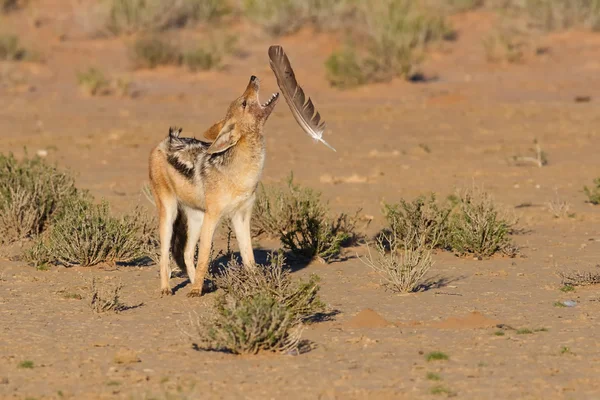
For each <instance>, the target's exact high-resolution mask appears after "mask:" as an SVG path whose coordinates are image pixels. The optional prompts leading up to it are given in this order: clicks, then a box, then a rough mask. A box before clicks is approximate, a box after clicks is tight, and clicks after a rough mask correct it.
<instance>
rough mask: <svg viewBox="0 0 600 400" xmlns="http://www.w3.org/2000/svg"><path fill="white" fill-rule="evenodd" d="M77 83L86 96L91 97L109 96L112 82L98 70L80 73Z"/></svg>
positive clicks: (91, 69) (93, 69)
mask: <svg viewBox="0 0 600 400" xmlns="http://www.w3.org/2000/svg"><path fill="white" fill-rule="evenodd" d="M77 83H78V84H79V86H80V87H81V88H82V90H83V91H84V92H85V93H86V94H88V95H91V96H95V95H102V94H107V93H108V92H109V87H110V81H109V80H108V79H107V78H106V77H105V76H104V74H103V73H102V71H100V70H99V69H97V68H90V69H88V70H87V71H85V72H78V73H77Z"/></svg>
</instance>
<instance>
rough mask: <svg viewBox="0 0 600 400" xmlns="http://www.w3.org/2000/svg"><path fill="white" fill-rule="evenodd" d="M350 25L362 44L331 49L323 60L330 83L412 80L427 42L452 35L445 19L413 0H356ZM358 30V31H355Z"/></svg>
mask: <svg viewBox="0 0 600 400" xmlns="http://www.w3.org/2000/svg"><path fill="white" fill-rule="evenodd" d="M358 4H359V5H358V7H357V9H356V15H357V16H356V17H355V18H356V19H355V21H354V23H353V26H352V28H353V29H352V31H353V32H352V33H354V35H353V36H355V37H356V40H357V41H358V42H360V43H361V44H362V45H361V46H359V47H358V49H359V50H360V51H357V49H355V48H354V47H353V46H349V47H347V48H346V49H345V50H342V51H341V52H340V51H337V52H334V53H333V54H332V55H331V56H330V57H329V58H328V60H327V61H326V63H325V67H326V69H327V77H328V79H329V82H330V83H331V84H332V85H334V86H338V87H351V86H356V85H357V84H364V83H369V82H385V81H389V80H391V79H393V78H396V77H405V78H408V79H412V78H413V77H414V76H415V75H416V74H417V72H418V65H419V63H420V62H421V59H422V57H423V53H424V49H425V47H426V46H427V44H428V43H430V42H435V41H438V40H440V39H444V38H451V37H453V31H452V30H451V29H450V28H449V26H448V24H447V23H446V21H445V19H444V18H443V17H442V16H441V15H438V14H435V13H433V12H431V11H423V10H424V8H423V7H422V5H421V4H419V2H415V1H412V0H383V1H379V2H364V3H363V2H359V3H358ZM356 32H358V33H356Z"/></svg>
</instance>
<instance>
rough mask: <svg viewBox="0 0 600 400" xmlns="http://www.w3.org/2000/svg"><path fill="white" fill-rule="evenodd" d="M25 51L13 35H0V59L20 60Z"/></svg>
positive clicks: (22, 58)
mask: <svg viewBox="0 0 600 400" xmlns="http://www.w3.org/2000/svg"><path fill="white" fill-rule="evenodd" d="M26 55H27V51H26V50H25V49H24V48H22V47H21V46H20V45H19V38H18V37H17V36H15V35H0V61H21V60H24V59H25V56H26Z"/></svg>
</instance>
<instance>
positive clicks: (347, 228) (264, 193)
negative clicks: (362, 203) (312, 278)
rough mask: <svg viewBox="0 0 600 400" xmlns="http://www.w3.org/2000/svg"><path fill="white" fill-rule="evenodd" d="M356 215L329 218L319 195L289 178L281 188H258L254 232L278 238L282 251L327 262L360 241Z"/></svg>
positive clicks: (262, 186) (325, 206) (325, 204)
mask: <svg viewBox="0 0 600 400" xmlns="http://www.w3.org/2000/svg"><path fill="white" fill-rule="evenodd" d="M357 215H358V214H356V215H355V216H349V215H347V214H343V213H342V214H340V215H338V216H336V217H331V215H330V212H329V207H328V204H327V203H325V202H323V201H322V200H321V193H320V192H317V191H314V190H312V189H310V188H305V187H302V186H300V185H298V184H295V183H294V182H293V176H290V178H289V179H288V180H287V184H286V185H285V186H283V187H280V186H264V185H261V186H260V187H259V190H258V191H257V199H256V205H255V208H254V215H253V230H254V232H255V234H261V233H266V234H268V235H270V236H273V237H279V239H280V240H281V243H282V245H283V247H284V248H285V249H286V250H289V251H291V252H292V253H293V254H294V255H295V256H297V257H300V258H305V259H312V258H314V257H316V258H319V259H321V260H323V261H329V260H332V259H334V258H336V257H338V256H339V254H340V252H341V249H342V247H344V246H347V245H351V244H353V243H355V242H356V241H357V240H358V239H359V238H360V235H359V234H358V233H357V232H356V223H357Z"/></svg>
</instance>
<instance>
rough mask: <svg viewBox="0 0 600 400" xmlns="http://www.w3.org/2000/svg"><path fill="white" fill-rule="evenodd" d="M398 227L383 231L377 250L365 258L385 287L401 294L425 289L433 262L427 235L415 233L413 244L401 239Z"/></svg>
mask: <svg viewBox="0 0 600 400" xmlns="http://www.w3.org/2000/svg"><path fill="white" fill-rule="evenodd" d="M397 232H398V231H397V230H391V233H389V234H387V233H381V234H379V236H378V238H377V240H376V244H375V250H376V252H377V255H375V256H374V255H373V254H372V253H371V249H370V248H369V247H367V249H368V252H369V255H368V256H367V257H365V258H361V261H362V262H363V263H365V264H366V265H367V266H369V267H370V268H371V269H372V270H373V271H375V272H377V273H378V274H379V276H380V277H381V278H382V280H383V284H384V286H385V287H387V288H389V289H390V290H392V291H394V292H398V293H408V292H418V291H419V290H421V289H422V288H423V278H424V277H425V275H426V274H427V272H428V271H429V269H430V268H431V266H432V265H433V260H432V258H431V247H430V246H429V245H427V244H426V240H427V235H424V234H422V233H421V234H418V233H416V232H411V233H410V234H409V236H410V237H411V238H412V239H411V242H410V243H408V244H407V243H406V242H405V241H404V239H402V238H399V237H398V234H397Z"/></svg>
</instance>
